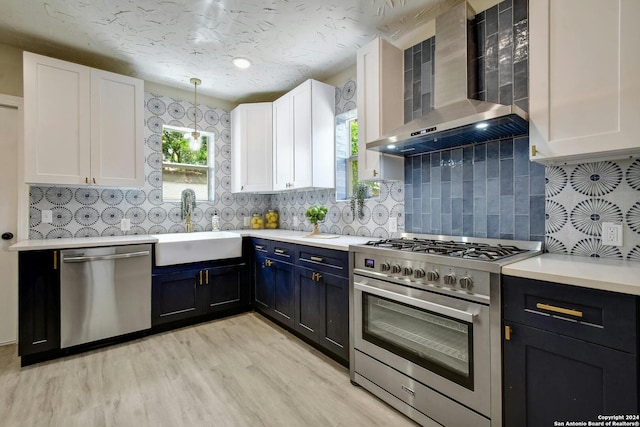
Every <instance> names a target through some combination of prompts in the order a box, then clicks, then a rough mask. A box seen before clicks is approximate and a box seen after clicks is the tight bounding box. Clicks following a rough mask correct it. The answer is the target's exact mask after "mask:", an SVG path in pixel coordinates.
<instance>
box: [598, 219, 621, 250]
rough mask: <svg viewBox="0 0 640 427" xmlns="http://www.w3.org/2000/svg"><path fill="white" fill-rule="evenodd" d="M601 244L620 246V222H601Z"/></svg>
mask: <svg viewBox="0 0 640 427" xmlns="http://www.w3.org/2000/svg"><path fill="white" fill-rule="evenodd" d="M602 244H603V245H604V246H622V224H616V223H615V222H603V223H602Z"/></svg>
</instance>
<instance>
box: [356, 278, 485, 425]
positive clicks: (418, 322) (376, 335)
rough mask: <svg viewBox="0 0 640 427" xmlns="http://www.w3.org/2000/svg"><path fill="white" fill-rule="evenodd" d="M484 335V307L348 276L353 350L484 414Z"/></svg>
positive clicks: (432, 293) (357, 370)
mask: <svg viewBox="0 0 640 427" xmlns="http://www.w3.org/2000/svg"><path fill="white" fill-rule="evenodd" d="M489 338H490V337H489V307H488V306H486V305H482V304H478V303H475V302H471V301H466V300H461V299H458V298H453V297H449V296H444V295H440V294H437V293H434V292H428V291H423V290H419V289H414V288H409V287H406V286H400V285H396V284H393V283H389V282H383V281H380V280H377V279H373V278H369V277H363V276H359V275H354V347H355V349H356V351H360V352H363V353H365V354H367V355H369V356H371V357H373V358H375V359H377V360H379V361H380V362H382V363H385V364H387V365H389V366H391V367H392V368H394V369H396V370H398V371H400V372H402V373H404V374H405V375H407V376H409V377H412V378H414V379H416V380H418V381H420V382H421V383H423V384H425V385H426V386H428V387H431V388H432V389H435V390H436V391H438V392H440V393H442V394H444V395H445V396H448V397H449V398H451V399H454V400H456V401H457V402H459V403H462V404H464V405H466V406H468V407H469V408H471V409H474V410H475V411H477V412H479V413H481V414H483V415H485V416H487V417H489V416H490V412H491V408H490V406H491V383H490V376H491V367H490V357H491V354H490V339H489ZM354 370H355V372H357V373H359V374H360V375H362V376H364V377H365V378H366V377H367V373H366V372H361V371H360V370H359V369H358V366H354Z"/></svg>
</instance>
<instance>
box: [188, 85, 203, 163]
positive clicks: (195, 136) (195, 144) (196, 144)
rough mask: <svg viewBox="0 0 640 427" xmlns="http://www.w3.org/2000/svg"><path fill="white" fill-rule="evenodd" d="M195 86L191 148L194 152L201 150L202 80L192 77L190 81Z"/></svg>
mask: <svg viewBox="0 0 640 427" xmlns="http://www.w3.org/2000/svg"><path fill="white" fill-rule="evenodd" d="M189 81H190V82H191V84H192V85H193V132H191V137H192V140H191V141H189V142H190V144H189V145H190V148H191V150H192V151H198V150H200V146H201V143H200V132H198V85H200V84H202V80H200V79H198V78H195V77H192V78H191V80H189Z"/></svg>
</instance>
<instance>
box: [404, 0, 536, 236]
mask: <svg viewBox="0 0 640 427" xmlns="http://www.w3.org/2000/svg"><path fill="white" fill-rule="evenodd" d="M527 28H528V27H527V2H526V0H515V1H513V2H512V1H511V0H507V1H504V2H502V3H500V4H498V5H496V6H494V7H492V8H490V9H487V10H486V11H484V12H481V13H479V14H478V15H477V16H476V17H475V19H474V21H473V24H472V28H471V31H474V32H475V35H476V39H477V49H476V52H475V58H472V60H473V61H476V62H477V70H478V77H477V82H476V83H477V84H476V87H477V89H478V92H477V93H475V94H471V95H472V97H474V98H477V99H482V100H486V101H491V102H500V103H503V104H511V103H513V102H516V103H517V104H518V105H520V106H521V107H522V108H523V109H524V110H525V111H526V110H527V109H528V98H527V96H528V88H527V75H526V69H527V62H526V61H527V59H528V50H527V45H528V36H527ZM436 42H437V40H436V37H434V38H431V39H428V40H425V41H424V42H422V43H419V44H417V45H415V46H413V47H412V48H409V49H407V50H406V51H405V70H415V69H416V68H420V71H418V72H415V71H414V72H412V73H410V75H411V76H412V77H413V79H414V80H413V82H412V85H413V86H412V87H413V90H412V91H408V90H407V88H406V86H405V121H408V120H410V119H411V118H416V117H418V116H420V115H422V114H424V113H425V112H427V111H428V110H429V109H432V108H433V101H432V97H431V88H432V87H433V83H432V82H433V75H432V73H433V67H432V64H433V63H432V60H431V59H432V58H433V50H434V48H435V43H436ZM425 52H429V53H428V54H425ZM472 54H473V53H472ZM418 58H420V60H418ZM425 69H427V70H429V71H431V73H424V72H422V71H423V70H425ZM514 70H517V71H514ZM408 76H409V74H408V73H407V71H405V84H406V83H407V79H408ZM418 95H420V96H418ZM425 101H429V102H430V105H426V104H425ZM407 108H411V110H410V111H411V114H410V115H409V114H408V112H407ZM528 149H529V139H528V137H527V136H523V137H518V138H515V139H514V138H508V139H503V140H500V141H492V142H487V143H482V144H475V145H471V146H466V147H462V148H455V149H451V150H444V151H439V152H434V153H429V154H423V155H420V156H414V157H408V158H406V159H405V174H404V175H405V185H406V191H405V194H406V198H405V210H406V218H405V223H406V225H405V228H406V231H408V232H414V233H429V234H445V235H453V236H474V237H489V238H500V239H517V240H540V241H541V240H544V236H545V229H544V197H545V193H544V191H545V189H544V171H545V168H544V166H542V165H540V164H536V163H532V162H530V161H529V154H528Z"/></svg>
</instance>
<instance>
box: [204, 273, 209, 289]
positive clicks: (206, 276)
mask: <svg viewBox="0 0 640 427" xmlns="http://www.w3.org/2000/svg"><path fill="white" fill-rule="evenodd" d="M204 281H205V283H206V284H207V285H208V284H209V270H205V271H204Z"/></svg>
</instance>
